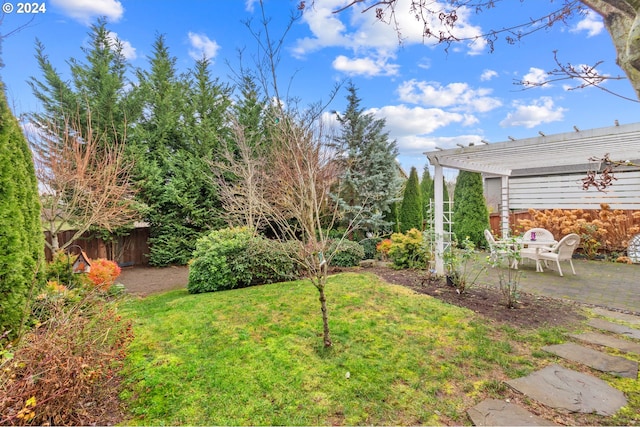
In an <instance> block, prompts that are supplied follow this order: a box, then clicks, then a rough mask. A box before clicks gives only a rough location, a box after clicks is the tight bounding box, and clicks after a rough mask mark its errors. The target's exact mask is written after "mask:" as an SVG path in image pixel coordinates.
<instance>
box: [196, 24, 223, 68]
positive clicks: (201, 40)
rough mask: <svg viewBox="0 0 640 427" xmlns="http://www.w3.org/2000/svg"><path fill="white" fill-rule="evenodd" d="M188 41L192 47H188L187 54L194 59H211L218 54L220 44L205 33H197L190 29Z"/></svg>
mask: <svg viewBox="0 0 640 427" xmlns="http://www.w3.org/2000/svg"><path fill="white" fill-rule="evenodd" d="M189 43H190V44H191V47H192V48H193V49H189V56H190V57H192V58H193V59H195V60H196V61H197V60H200V59H202V58H203V57H206V58H207V59H213V58H215V57H216V55H217V54H218V50H220V45H219V44H218V43H216V42H215V40H211V39H210V38H209V37H207V35H205V34H197V33H193V32H191V31H190V32H189Z"/></svg>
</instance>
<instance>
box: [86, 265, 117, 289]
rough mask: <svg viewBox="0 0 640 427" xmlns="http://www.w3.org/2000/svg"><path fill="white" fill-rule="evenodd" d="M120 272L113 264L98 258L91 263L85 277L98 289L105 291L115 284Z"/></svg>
mask: <svg viewBox="0 0 640 427" xmlns="http://www.w3.org/2000/svg"><path fill="white" fill-rule="evenodd" d="M121 271H122V270H121V269H120V267H119V266H118V264H116V263H115V262H113V261H109V260H107V259H104V258H98V259H96V260H93V261H91V269H90V270H89V273H87V277H88V278H89V280H90V281H91V283H93V284H94V285H96V287H98V289H100V290H102V291H106V290H108V289H109V288H110V287H111V286H112V285H113V284H114V283H115V281H116V278H117V277H118V276H119V275H120V272H121Z"/></svg>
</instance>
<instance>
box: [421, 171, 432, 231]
mask: <svg viewBox="0 0 640 427" xmlns="http://www.w3.org/2000/svg"><path fill="white" fill-rule="evenodd" d="M433 187H434V185H433V178H431V174H430V173H429V166H425V167H424V171H423V172H422V179H421V180H420V193H421V195H422V217H423V218H424V219H425V220H426V219H428V218H429V205H430V202H431V200H432V199H433V196H434V194H433V192H434V188H433ZM427 227H430V224H427Z"/></svg>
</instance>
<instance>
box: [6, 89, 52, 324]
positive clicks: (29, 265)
mask: <svg viewBox="0 0 640 427" xmlns="http://www.w3.org/2000/svg"><path fill="white" fill-rule="evenodd" d="M43 260H44V236H43V233H42V226H41V224H40V201H39V198H38V184H37V180H36V176H35V170H34V166H33V157H32V153H31V150H29V146H28V144H27V141H26V139H25V137H24V135H23V133H22V129H21V128H20V125H19V123H18V121H17V120H16V118H15V117H14V116H13V114H12V113H11V110H10V109H9V106H8V104H7V100H6V97H5V92H4V85H3V84H2V83H1V82H0V336H1V335H2V334H3V332H4V331H5V330H7V331H11V332H10V333H9V335H10V336H11V337H15V336H17V335H18V334H19V332H20V328H21V326H22V323H23V320H24V316H25V314H27V313H28V311H29V302H30V298H29V297H30V294H31V292H32V290H33V288H35V287H38V286H40V285H41V284H42V283H41V281H40V280H39V279H40V277H38V273H42V261H43Z"/></svg>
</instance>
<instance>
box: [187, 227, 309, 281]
mask: <svg viewBox="0 0 640 427" xmlns="http://www.w3.org/2000/svg"><path fill="white" fill-rule="evenodd" d="M295 259H296V258H295V253H294V252H293V248H292V247H291V246H290V245H287V244H283V243H281V242H277V241H271V240H269V239H266V238H265V237H262V236H254V235H253V233H252V232H251V231H250V230H249V229H248V228H246V227H234V228H224V229H221V230H216V231H213V232H211V233H209V234H208V235H206V236H204V237H202V238H200V239H198V241H197V242H196V250H195V251H194V252H193V259H192V260H191V262H190V263H189V282H188V284H187V289H188V290H189V292H190V293H201V292H215V291H221V290H227V289H234V288H239V287H244V286H251V285H257V284H265V283H274V282H280V281H286V280H292V279H295V278H297V277H298V271H297V267H296V261H295Z"/></svg>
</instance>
